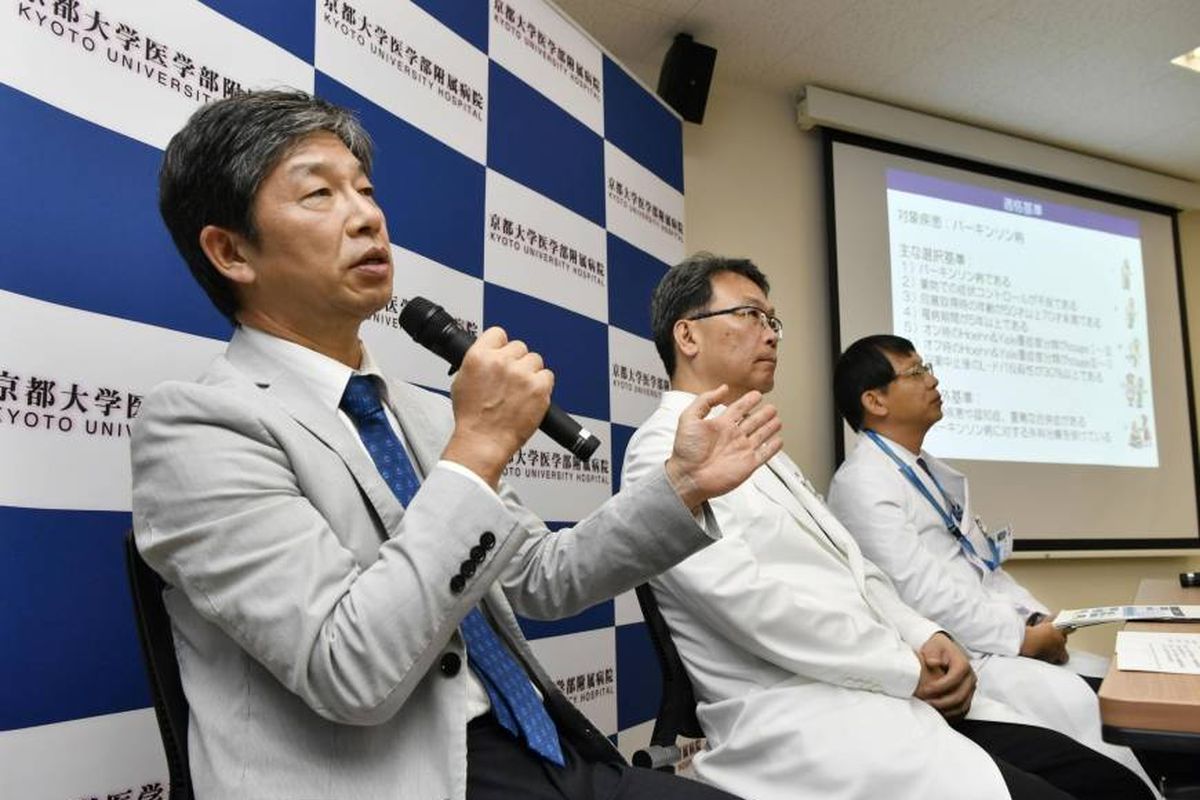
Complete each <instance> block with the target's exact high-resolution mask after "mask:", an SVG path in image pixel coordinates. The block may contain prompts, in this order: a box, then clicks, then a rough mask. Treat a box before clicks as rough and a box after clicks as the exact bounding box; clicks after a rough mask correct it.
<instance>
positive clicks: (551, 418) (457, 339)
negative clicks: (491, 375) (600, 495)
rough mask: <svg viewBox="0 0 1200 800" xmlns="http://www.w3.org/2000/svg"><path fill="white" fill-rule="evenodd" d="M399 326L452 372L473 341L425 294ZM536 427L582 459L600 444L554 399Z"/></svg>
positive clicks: (412, 301)
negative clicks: (439, 358) (425, 296)
mask: <svg viewBox="0 0 1200 800" xmlns="http://www.w3.org/2000/svg"><path fill="white" fill-rule="evenodd" d="M400 327H401V328H403V329H404V332H405V333H407V334H408V335H409V336H411V337H412V338H413V340H414V341H416V343H417V344H419V345H421V346H422V347H424V348H426V349H427V350H430V351H432V352H433V353H434V354H436V355H438V356H441V357H442V358H444V359H445V360H446V361H449V362H450V374H451V375H453V374H454V372H455V371H456V370H457V369H458V368H459V367H460V366H461V365H462V360H463V356H464V355H466V353H467V349H468V348H469V347H470V346H471V344H472V343H474V341H475V337H474V336H472V335H471V334H470V333H468V332H467V331H465V330H463V329H462V328H461V327H459V325H458V323H457V322H455V321H454V317H452V316H450V315H449V314H448V313H446V309H444V308H442V307H441V306H439V305H438V304H437V303H434V302H433V301H431V300H426V299H425V298H424V297H414V298H412V299H410V300H409V301H408V304H407V305H406V306H404V310H403V311H401V312H400ZM538 428H540V429H541V430H542V432H543V433H545V434H546V435H547V436H549V437H550V438H551V439H553V440H554V441H555V442H557V443H558V444H560V445H562V446H563V447H565V448H566V449H567V450H568V451H570V453H571V454H572V455H574V456H575V457H576V458H578V459H580V460H581V461H587V460H588V459H589V458H591V457H592V453H594V452H596V448H597V447H599V446H600V440H599V439H597V438H596V437H595V436H593V435H592V433H591V432H590V431H589V430H588V429H587V428H585V427H583V426H582V425H580V424H579V423H578V422H576V421H575V420H574V419H573V418H572V417H571V415H570V414H568V413H567V412H565V411H563V410H562V409H561V408H559V407H558V406H556V405H555V404H554V403H551V404H550V408H548V409H547V410H546V416H545V417H543V418H542V422H541V424H540V425H538Z"/></svg>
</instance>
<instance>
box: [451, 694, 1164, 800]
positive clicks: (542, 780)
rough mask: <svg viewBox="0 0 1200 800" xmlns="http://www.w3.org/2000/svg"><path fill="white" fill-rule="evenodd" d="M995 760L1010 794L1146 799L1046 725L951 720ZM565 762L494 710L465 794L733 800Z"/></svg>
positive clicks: (1032, 799)
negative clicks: (513, 730) (504, 723)
mask: <svg viewBox="0 0 1200 800" xmlns="http://www.w3.org/2000/svg"><path fill="white" fill-rule="evenodd" d="M954 727H955V728H956V729H957V730H958V731H959V732H960V733H962V734H963V735H964V736H966V737H967V738H969V739H971V741H973V742H975V743H976V744H978V745H979V746H980V747H982V748H983V749H984V750H985V751H987V753H988V754H989V755H991V756H992V758H993V759H994V760H995V762H996V765H997V766H998V767H999V769H1000V774H1001V776H1002V777H1003V778H1004V783H1005V785H1006V786H1007V787H1008V791H1009V794H1010V795H1012V798H1013V800H1071V798H1076V800H1142V799H1143V798H1145V799H1146V800H1149V799H1150V798H1151V797H1152V795H1151V794H1150V790H1149V789H1148V788H1147V786H1146V784H1144V783H1142V781H1141V780H1139V779H1138V777H1137V776H1136V775H1134V774H1133V773H1132V772H1130V771H1129V770H1127V769H1125V767H1123V766H1121V765H1120V764H1118V763H1117V762H1115V761H1113V760H1111V759H1109V758H1106V757H1104V756H1102V755H1100V754H1099V753H1097V752H1096V751H1094V750H1091V749H1089V748H1087V747H1084V746H1083V745H1081V744H1079V743H1078V742H1076V741H1075V740H1074V739H1071V738H1070V737H1067V736H1064V735H1062V734H1060V733H1057V732H1055V731H1051V730H1047V729H1045V728H1037V727H1033V726H1029V725H1013V724H1010V723H1004V722H978V721H974V720H964V721H962V722H959V723H957V724H956V725H955V726H954ZM562 744H563V755H564V756H565V757H566V761H567V763H566V766H565V767H557V766H555V765H553V764H551V763H549V762H548V761H546V760H544V759H542V758H541V757H539V756H537V755H536V754H534V753H533V752H532V751H531V750H529V748H527V747H525V745H524V744H522V743H521V742H520V741H519V740H517V739H516V738H514V737H513V736H512V734H510V733H509V732H508V731H506V730H504V729H503V728H502V727H500V725H499V724H498V723H497V722H496V721H495V718H494V717H493V716H492V715H491V714H486V715H484V716H482V717H479V718H478V719H475V720H473V721H472V722H471V723H470V725H469V726H468V727H467V800H511V798H515V797H519V798H522V800H736V798H734V797H733V795H730V794H726V793H725V792H722V791H719V790H717V789H714V788H712V787H710V786H707V785H705V784H702V783H699V782H698V781H692V780H687V779H684V778H676V777H674V776H673V775H668V774H666V773H663V772H654V771H652V770H648V769H639V768H637V767H629V766H626V765H624V764H613V763H598V762H588V761H586V760H585V759H583V758H582V757H581V756H580V755H579V754H578V753H577V752H576V751H575V749H574V748H573V747H571V745H570V743H569V742H567V741H566V740H565V739H564V740H563V742H562Z"/></svg>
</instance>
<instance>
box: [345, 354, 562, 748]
mask: <svg viewBox="0 0 1200 800" xmlns="http://www.w3.org/2000/svg"><path fill="white" fill-rule="evenodd" d="M341 408H342V410H343V411H345V412H346V414H347V415H348V416H349V417H350V419H351V420H353V421H354V426H355V427H356V428H358V435H359V436H360V437H362V441H363V444H364V445H366V447H367V452H368V453H369V454H370V455H371V460H372V461H374V462H375V466H376V468H377V469H378V470H379V474H380V475H381V476H383V479H384V480H385V481H387V484H388V486H389V487H391V490H392V492H393V493H394V494H395V495H396V499H398V500H399V501H400V504H401V505H404V506H407V505H408V504H409V503H410V502H411V501H412V499H413V496H414V495H416V493H417V489H418V487H419V486H420V484H421V481H420V479H419V478H418V477H417V473H416V470H414V469H413V465H412V461H411V460H409V458H408V453H406V452H405V451H404V445H403V444H401V443H400V439H399V437H398V436H396V433H395V431H393V430H392V426H391V425H390V424H389V423H388V420H387V416H386V415H385V414H384V411H383V403H382V402H381V401H380V399H379V389H378V387H377V386H376V384H375V379H374V378H372V377H371V376H369V375H354V376H352V377H351V378H350V382H349V383H347V384H346V391H345V392H344V393H343V394H342V403H341ZM460 631H461V632H462V636H463V639H464V640H466V643H467V663H468V664H470V666H471V669H472V670H474V671H475V674H476V675H478V676H479V679H480V681H481V682H482V683H483V688H484V689H485V690H486V691H487V694H488V698H489V699H490V700H491V703H492V713H493V714H495V715H496V720H497V721H498V722H499V723H500V724H501V725H502V726H503V727H504V728H505V730H507V731H508V732H509V733H511V734H512V735H513V736H521V735H524V737H525V741H526V742H528V744H529V747H530V749H532V750H533V751H534V752H536V753H537V754H538V755H540V756H542V758H545V759H546V760H547V761H550V762H552V763H555V764H558V765H559V766H560V767H561V766H563V764H564V763H565V761H564V760H563V754H562V747H561V745H560V744H559V741H558V731H557V730H556V729H555V727H554V721H553V720H552V719H550V715H549V714H548V713H546V707H545V705H543V703H542V701H541V699H540V698H539V697H538V696H537V693H536V692H534V690H533V685H532V684H531V683H530V682H529V678H528V676H526V674H525V671H524V670H523V669H521V665H520V664H518V663H517V660H516V659H515V658H513V656H512V654H511V653H509V652H508V650H507V649H505V647H504V643H503V642H501V641H500V637H499V636H497V635H496V632H495V631H494V630H493V629H492V626H491V625H490V624H489V623H488V621H487V618H485V617H484V616H483V612H481V611H480V610H479V607H478V606H476V607H475V608H473V609H471V611H470V613H468V614H467V616H466V617H464V618H463V621H462V625H461V627H460Z"/></svg>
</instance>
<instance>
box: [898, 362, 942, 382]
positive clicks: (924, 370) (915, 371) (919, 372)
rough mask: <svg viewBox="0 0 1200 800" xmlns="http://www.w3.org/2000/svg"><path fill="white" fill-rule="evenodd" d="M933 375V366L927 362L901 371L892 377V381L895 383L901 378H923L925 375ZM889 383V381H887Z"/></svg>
mask: <svg viewBox="0 0 1200 800" xmlns="http://www.w3.org/2000/svg"><path fill="white" fill-rule="evenodd" d="M932 374H933V364H930V363H929V362H928V361H926V362H924V363H921V364H913V365H912V366H911V367H909V368H908V369H902V370H900V371H899V372H897V373H896V374H895V375H893V376H892V380H893V381H896V380H899V379H901V378H924V377H925V376H926V375H932ZM888 383H891V381H888Z"/></svg>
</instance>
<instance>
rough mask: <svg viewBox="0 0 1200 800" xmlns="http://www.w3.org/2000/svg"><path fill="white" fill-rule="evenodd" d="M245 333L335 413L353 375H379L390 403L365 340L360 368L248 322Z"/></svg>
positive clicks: (384, 392) (384, 389) (383, 391)
mask: <svg viewBox="0 0 1200 800" xmlns="http://www.w3.org/2000/svg"><path fill="white" fill-rule="evenodd" d="M241 333H242V337H243V338H244V339H245V340H246V342H247V343H248V344H250V345H251V346H252V347H254V348H255V349H256V350H258V351H259V352H260V353H262V354H263V355H264V356H266V357H267V358H269V359H271V360H273V361H275V362H276V363H277V364H278V365H279V366H280V367H282V368H283V369H285V370H287V371H288V372H290V373H292V374H293V375H295V376H296V377H298V378H299V379H300V380H301V382H302V383H304V385H305V386H307V387H308V388H309V389H310V390H311V391H312V393H313V396H315V397H316V398H317V400H318V402H320V404H321V406H322V407H323V408H326V409H328V410H329V411H331V412H333V413H337V411H338V407H339V406H340V405H341V402H342V394H343V393H344V392H345V391H346V384H347V383H348V382H349V381H350V377H351V376H352V375H374V376H376V377H377V378H379V385H380V392H381V397H382V399H383V401H384V403H387V400H388V397H387V381H386V380H385V379H384V377H383V373H382V372H381V371H380V369H379V365H378V364H377V363H376V362H375V359H374V358H372V357H371V352H370V351H369V350H368V349H367V346H366V345H365V344H362V343H361V342H360V345H361V346H362V365H361V366H360V367H359V369H358V370H353V369H351V368H350V367H348V366H346V365H345V364H343V363H342V362H340V361H338V360H337V359H334V358H330V357H329V356H327V355H324V354H322V353H318V352H317V351H316V350H310V349H309V348H307V347H305V346H304V345H301V344H296V343H295V342H289V341H288V340H287V339H281V338H280V337H278V336H275V335H274V334H271V333H267V332H266V331H261V330H258V329H257V328H251V327H250V326H248V325H243V326H241Z"/></svg>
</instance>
